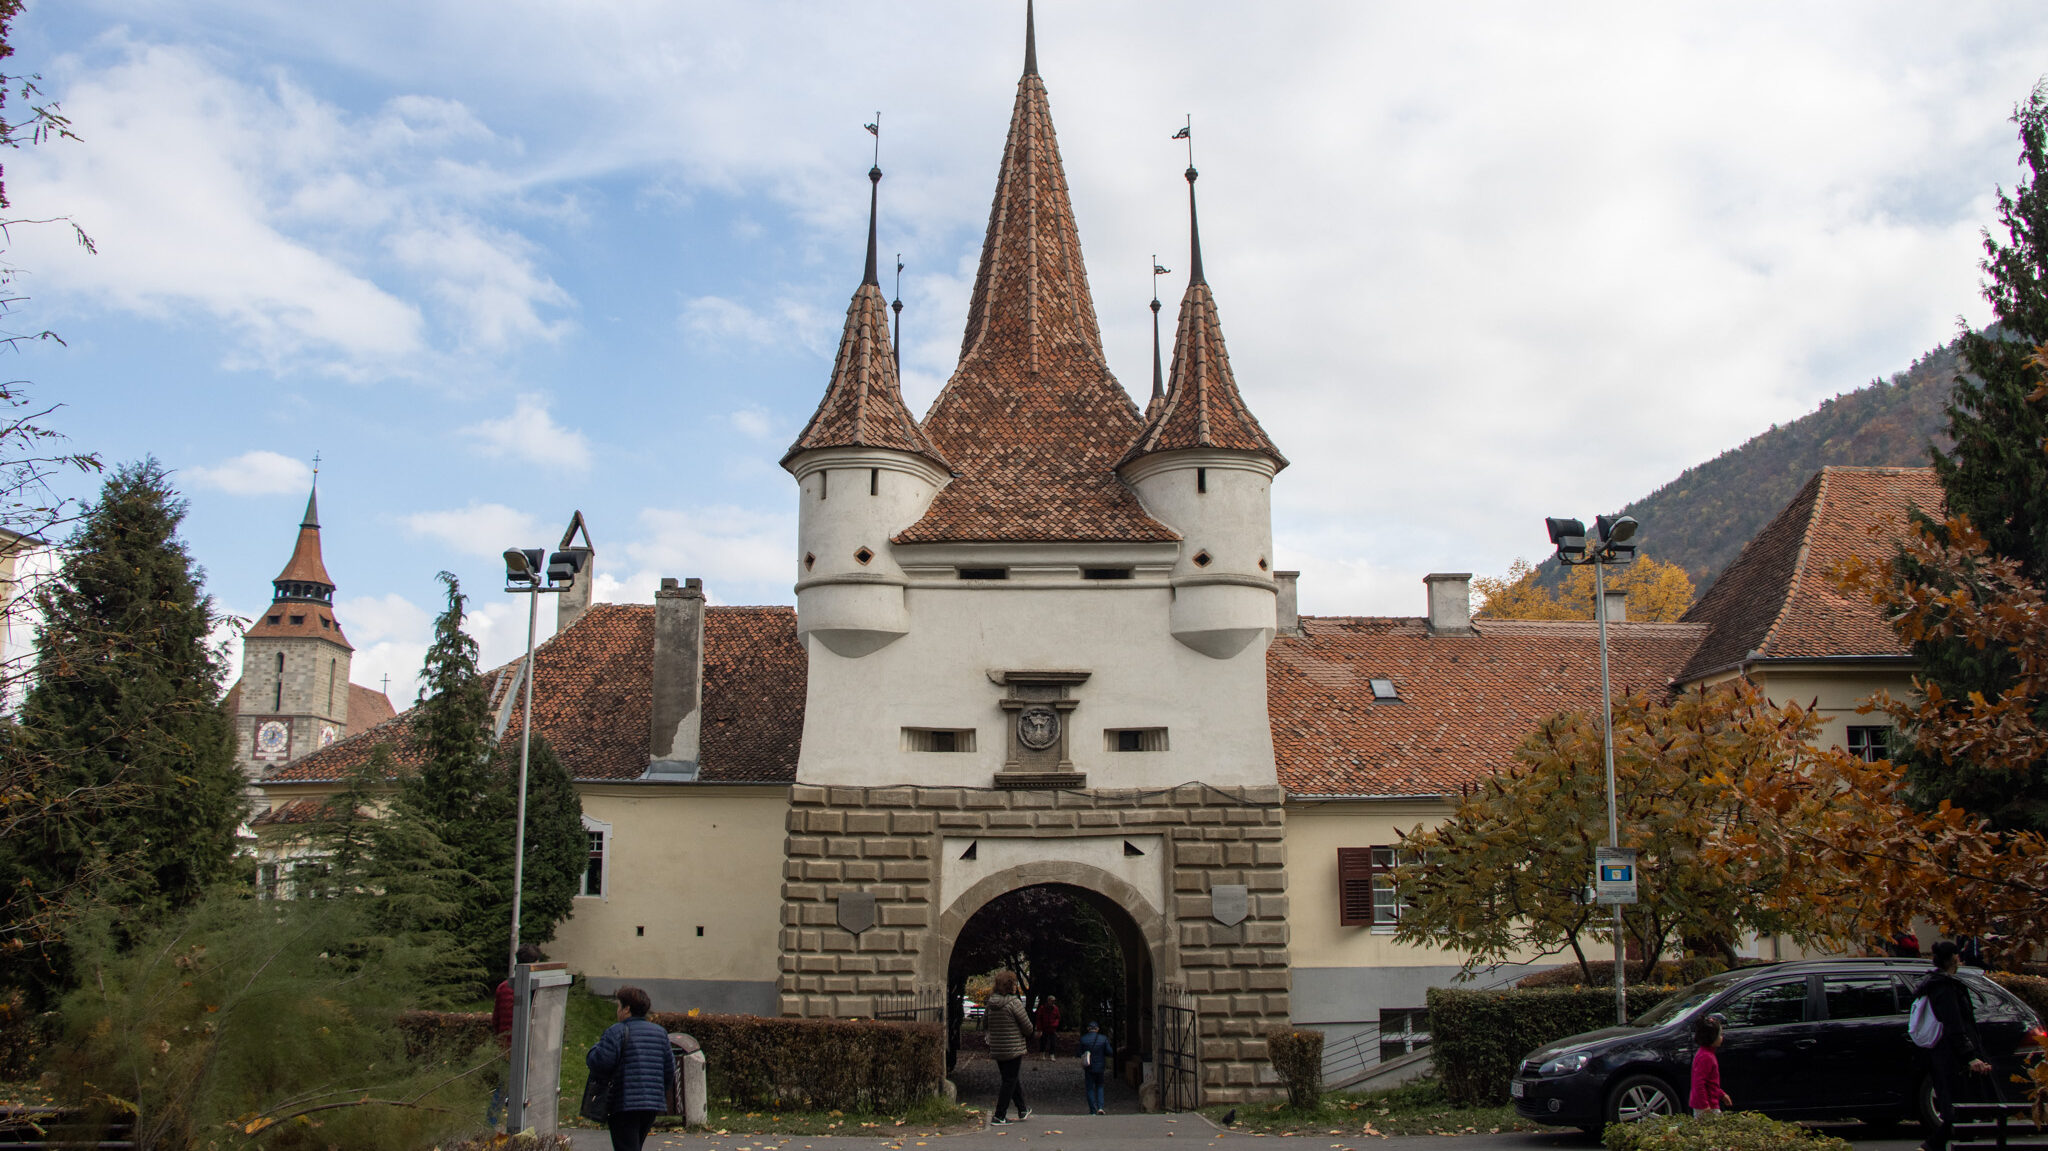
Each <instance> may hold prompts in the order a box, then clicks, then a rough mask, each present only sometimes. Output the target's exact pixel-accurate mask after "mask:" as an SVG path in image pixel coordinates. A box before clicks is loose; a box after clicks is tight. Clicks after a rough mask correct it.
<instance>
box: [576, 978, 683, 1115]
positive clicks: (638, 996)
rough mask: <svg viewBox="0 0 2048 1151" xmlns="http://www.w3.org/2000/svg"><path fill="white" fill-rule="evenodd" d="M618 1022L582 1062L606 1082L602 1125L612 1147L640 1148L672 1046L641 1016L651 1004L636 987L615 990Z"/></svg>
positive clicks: (657, 1106)
mask: <svg viewBox="0 0 2048 1151" xmlns="http://www.w3.org/2000/svg"><path fill="white" fill-rule="evenodd" d="M616 998H617V999H618V1001H619V1021H618V1022H617V1023H614V1024H612V1025H611V1026H610V1027H608V1028H606V1029H605V1033H604V1034H603V1035H601V1036H599V1037H598V1040H597V1042H596V1043H595V1044H594V1045H592V1047H591V1048H590V1052H589V1053H588V1054H586V1055H585V1056H584V1057H583V1062H584V1065H585V1066H587V1067H589V1068H590V1072H591V1074H593V1075H609V1076H611V1080H612V1097H611V1114H610V1115H608V1116H607V1117H606V1118H605V1127H606V1128H607V1129H608V1130H609V1131H610V1132H611V1136H612V1151H640V1147H641V1145H642V1144H644V1143H646V1142H647V1133H648V1132H649V1131H652V1130H654V1117H655V1116H656V1115H659V1114H661V1112H662V1109H663V1108H665V1107H667V1106H668V1085H669V1081H670V1080H672V1079H674V1078H675V1074H676V1055H675V1048H673V1047H670V1046H669V1042H668V1030H667V1029H666V1028H664V1027H663V1026H662V1025H661V1024H659V1023H656V1022H655V1021H653V1020H652V1019H649V1018H647V1009H648V1007H650V1006H651V1005H652V1004H651V1003H650V1002H649V1000H648V998H647V993H646V992H645V991H642V990H640V989H639V988H638V987H621V988H619V990H618V992H617V994H616Z"/></svg>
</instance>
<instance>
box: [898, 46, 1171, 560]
mask: <svg viewBox="0 0 2048 1151" xmlns="http://www.w3.org/2000/svg"><path fill="white" fill-rule="evenodd" d="M1027 19H1028V18H1027ZM1026 43H1027V50H1026V58H1025V70H1024V76H1023V78H1022V79H1020V80H1019V81H1018V82H1017V102H1016V104H1015V106H1014V107H1013V109H1012V111H1011V113H1010V134H1009V138H1008V140H1007V141H1006V142H1005V143H1004V145H1003V159H1002V166H1001V168H1000V169H999V170H998V172H997V176H996V194H995V202H994V204H993V205H992V206H991V207H990V209H989V219H988V234H987V236H986V238H985V239H984V240H983V242H982V248H981V268H980V270H979V271H978V272H977V273H976V275H975V280H974V294H973V296H972V297H971V298H970V299H969V301H968V311H967V333H966V336H965V338H964V339H963V340H962V341H961V347H960V364H959V367H957V368H956V369H954V372H953V378H952V379H951V380H949V381H947V383H946V387H945V390H943V391H941V392H940V393H939V397H938V399H936V400H934V401H933V402H932V407H931V411H929V412H927V413H926V415H925V419H924V431H925V434H926V435H928V436H930V437H931V440H932V442H933V443H934V444H936V445H937V446H938V449H939V450H940V451H941V452H943V453H945V457H946V459H947V460H949V461H951V463H952V465H953V468H954V470H955V472H956V473H957V475H956V478H955V479H954V480H953V482H952V483H950V484H948V485H947V486H946V487H945V488H944V489H942V490H941V491H940V492H939V494H938V496H937V497H936V498H934V499H933V501H932V504H931V507H930V509H929V510H928V511H927V512H926V513H925V516H924V518H923V519H921V520H919V521H918V522H917V523H916V524H914V525H912V526H911V527H910V528H909V529H907V530H905V531H904V532H902V533H901V534H899V535H898V536H897V537H896V540H897V542H899V543H934V542H964V541H1016V542H1052V541H1075V542H1081V541H1123V540H1172V539H1177V538H1179V537H1178V536H1176V535H1175V534H1174V532H1173V531H1172V529H1170V528H1168V527H1166V526H1165V525H1163V524H1161V523H1159V522H1158V521H1157V520H1154V519H1153V518H1152V517H1151V516H1149V515H1147V514H1145V510H1144V508H1143V507H1142V506H1140V504H1139V503H1138V499H1137V496H1136V495H1134V494H1133V493H1132V492H1131V490H1130V489H1129V488H1127V487H1126V486H1124V483H1123V481H1122V480H1120V479H1118V478H1117V476H1116V463H1117V459H1118V457H1119V456H1120V455H1121V454H1122V453H1123V450H1124V448H1125V447H1127V446H1129V444H1130V443H1131V440H1132V439H1133V438H1134V437H1136V436H1137V434H1138V430H1139V427H1140V420H1139V417H1138V409H1137V405H1135V404H1133V403H1132V402H1131V398H1130V396H1128V395H1126V394H1125V392H1124V390H1123V387H1122V386H1121V385H1119V384H1118V383H1117V382H1116V378H1115V377H1114V376H1112V375H1111V374H1110V371H1109V366H1108V364H1107V363H1106V362H1105V361H1104V359H1103V354H1102V333H1101V330H1100V328H1099V327H1098V326H1097V324H1096V320H1095V305H1094V303H1093V301H1092V300H1091V299H1090V298H1089V294H1088V273H1087V270H1086V269H1085V268H1084V267H1083V266H1082V263H1081V238H1080V233H1079V231H1078V230H1077V229H1076V228H1075V225H1074V209H1073V204H1072V202H1071V200H1070V199H1069V197H1068V194H1067V178H1066V173H1065V171H1064V170H1063V169H1062V168H1061V166H1060V154H1059V143H1058V141H1057V140H1056V139H1055V138H1054V136H1053V127H1052V112H1051V109H1050V108H1049V106H1048V104H1047V101H1046V93H1045V83H1044V82H1043V81H1042V80H1040V79H1039V77H1038V71H1037V66H1036V65H1037V61H1036V50H1035V39H1034V38H1033V36H1032V33H1031V31H1030V29H1029V26H1028V23H1027V29H1026Z"/></svg>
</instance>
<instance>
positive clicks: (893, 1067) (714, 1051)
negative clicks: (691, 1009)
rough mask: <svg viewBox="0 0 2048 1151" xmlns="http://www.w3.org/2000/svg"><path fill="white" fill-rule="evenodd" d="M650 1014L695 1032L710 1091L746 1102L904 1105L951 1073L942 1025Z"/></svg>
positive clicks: (820, 1106) (840, 1107) (935, 1089)
mask: <svg viewBox="0 0 2048 1151" xmlns="http://www.w3.org/2000/svg"><path fill="white" fill-rule="evenodd" d="M648 1018H649V1019H652V1020H654V1021H655V1022H656V1023H659V1024H661V1025H662V1026H663V1027H664V1028H666V1029H668V1030H669V1031H670V1032H685V1033H687V1034H689V1035H691V1036H693V1037H694V1038H695V1039H696V1040H697V1042H698V1043H699V1044H700V1045H702V1047H703V1050H704V1065H705V1077H706V1084H705V1086H706V1089H707V1091H708V1092H709V1093H710V1094H711V1095H713V1096H721V1095H722V1096H723V1097H725V1098H726V1099H727V1100H729V1101H731V1102H732V1103H733V1105H735V1106H738V1107H764V1106H770V1105H775V1104H782V1105H786V1106H793V1107H804V1108H811V1109H815V1110H820V1111H827V1110H831V1111H892V1110H900V1109H902V1108H904V1107H908V1106H910V1105H911V1104H913V1103H916V1102H918V1101H920V1100H922V1099H926V1098H929V1097H931V1096H933V1095H937V1094H938V1093H939V1092H940V1090H941V1089H942V1088H941V1086H940V1085H941V1084H942V1083H943V1082H944V1081H945V1077H946V1029H945V1028H944V1027H942V1026H940V1025H939V1024H936V1023H893V1022H882V1021H879V1020H871V1019H768V1018H763V1017H761V1016H758V1015H684V1014H678V1013H673V1012H655V1013H653V1014H651V1015H649V1016H648Z"/></svg>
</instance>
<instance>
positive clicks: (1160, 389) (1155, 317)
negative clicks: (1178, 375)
mask: <svg viewBox="0 0 2048 1151" xmlns="http://www.w3.org/2000/svg"><path fill="white" fill-rule="evenodd" d="M1166 271H1167V269H1166V267H1165V265H1163V264H1161V263H1160V262H1159V257H1158V256H1154V257H1152V398H1151V399H1150V400H1149V401H1147V402H1146V404H1145V418H1146V419H1148V420H1149V419H1151V418H1152V413H1153V412H1156V411H1158V410H1159V403H1160V401H1161V400H1164V399H1165V398H1166V376H1165V374H1164V373H1163V372H1161V371H1160V367H1159V362H1160V361H1159V277H1161V276H1163V275H1165V274H1166Z"/></svg>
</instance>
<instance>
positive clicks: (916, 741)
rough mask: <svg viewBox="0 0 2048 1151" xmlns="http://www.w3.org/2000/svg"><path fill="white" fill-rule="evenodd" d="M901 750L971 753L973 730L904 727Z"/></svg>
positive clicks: (962, 728) (972, 748)
mask: <svg viewBox="0 0 2048 1151" xmlns="http://www.w3.org/2000/svg"><path fill="white" fill-rule="evenodd" d="M903 750H905V751H937V752H946V751H955V752H957V751H973V750H974V729H973V728H971V727H959V728H956V727H906V728H904V729H903Z"/></svg>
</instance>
